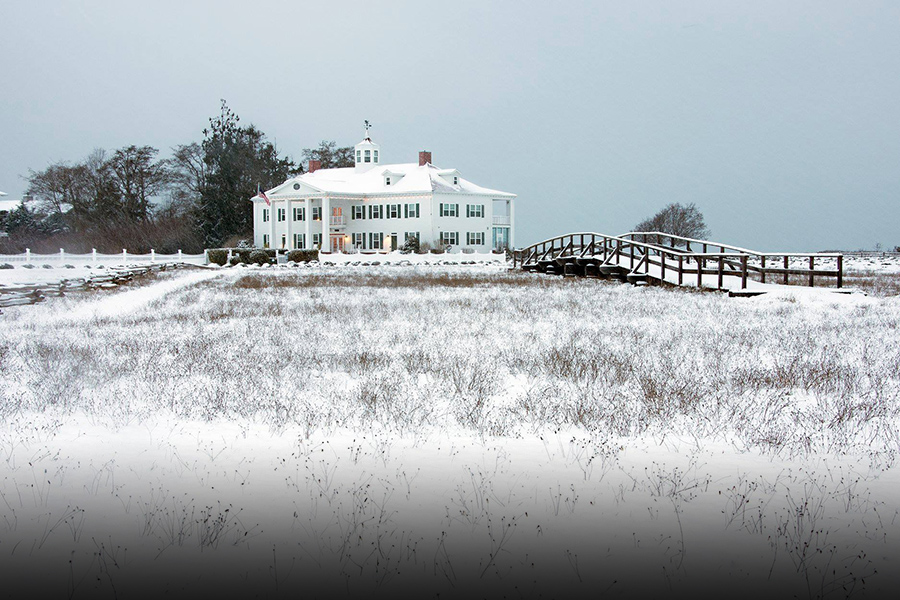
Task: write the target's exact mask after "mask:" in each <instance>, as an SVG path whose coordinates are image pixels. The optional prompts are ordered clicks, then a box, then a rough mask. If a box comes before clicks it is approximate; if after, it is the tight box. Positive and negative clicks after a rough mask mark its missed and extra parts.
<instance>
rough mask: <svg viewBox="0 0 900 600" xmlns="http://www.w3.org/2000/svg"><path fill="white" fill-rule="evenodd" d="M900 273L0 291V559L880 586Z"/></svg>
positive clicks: (299, 577) (214, 583)
mask: <svg viewBox="0 0 900 600" xmlns="http://www.w3.org/2000/svg"><path fill="white" fill-rule="evenodd" d="M898 325H900V298H897V297H872V296H864V295H862V294H849V295H840V294H833V293H829V292H825V291H823V292H821V293H808V292H806V293H798V294H796V295H791V294H780V295H778V296H761V297H758V298H751V299H728V298H726V297H724V296H723V295H722V294H719V293H701V292H696V291H688V290H673V289H660V288H654V287H632V286H629V285H619V284H615V283H608V282H603V281H597V280H584V279H562V278H556V277H553V276H542V275H534V274H523V273H511V272H508V271H507V270H506V268H505V266H503V265H499V264H498V265H490V264H487V265H453V266H450V265H427V266H426V265H421V266H404V267H400V266H384V265H379V266H368V267H364V266H352V265H351V266H334V267H317V268H267V269H250V268H228V269H208V270H202V271H199V270H192V271H179V272H166V273H161V274H159V275H157V276H156V278H155V279H154V280H153V282H152V283H147V284H145V285H144V286H142V287H131V288H124V289H121V290H111V291H100V292H93V293H83V294H73V295H70V296H68V297H64V298H51V299H48V300H47V301H46V302H44V303H42V304H40V305H36V306H26V307H14V308H9V309H5V310H4V314H3V315H0V385H2V392H0V393H2V397H0V398H2V399H0V415H2V419H3V428H2V430H0V580H2V582H3V584H2V585H3V589H4V590H6V591H11V592H12V594H13V596H15V595H16V594H22V595H24V594H26V593H27V594H28V595H29V596H38V597H43V596H48V597H50V596H65V597H75V598H78V597H83V598H88V597H90V598H94V597H110V598H111V597H123V598H127V597H143V596H148V597H158V596H161V595H164V594H166V593H168V594H170V595H174V596H176V597H187V596H192V597H193V596H198V595H201V594H202V595H213V596H215V595H218V596H219V597H298V596H300V595H302V596H303V597H335V596H353V597H356V596H359V597H363V596H378V597H395V596H398V595H401V594H404V593H409V592H414V593H415V596H416V597H437V596H439V597H504V596H505V597H548V598H553V597H558V598H571V597H592V598H593V597H597V596H599V595H606V596H613V597H635V596H640V595H641V594H651V593H652V594H656V595H660V596H665V597H704V596H707V595H708V596H711V597H712V596H715V597H729V598H733V597H745V596H746V597H758V596H760V595H762V594H768V595H769V596H771V597H793V596H796V597H801V598H807V597H811V598H816V597H823V596H828V597H850V596H853V597H857V596H859V597H884V596H885V595H887V594H893V592H895V590H896V587H897V585H898V584H900V574H898V573H897V570H896V568H895V567H894V563H895V562H896V560H897V559H898V558H900V494H898V491H900V469H898V466H897V458H898V451H900V429H898V425H900V422H898V416H900V336H898V335H897V331H898Z"/></svg>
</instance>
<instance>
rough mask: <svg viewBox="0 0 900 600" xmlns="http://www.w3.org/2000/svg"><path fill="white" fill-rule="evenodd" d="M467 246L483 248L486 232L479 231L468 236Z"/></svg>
mask: <svg viewBox="0 0 900 600" xmlns="http://www.w3.org/2000/svg"><path fill="white" fill-rule="evenodd" d="M466 245H467V246H483V245H484V232H483V231H477V232H472V231H470V232H469V233H467V234H466Z"/></svg>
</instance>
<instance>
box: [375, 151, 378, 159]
mask: <svg viewBox="0 0 900 600" xmlns="http://www.w3.org/2000/svg"><path fill="white" fill-rule="evenodd" d="M374 152H375V162H378V150H375V151H374Z"/></svg>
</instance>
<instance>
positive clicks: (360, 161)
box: [354, 121, 379, 173]
mask: <svg viewBox="0 0 900 600" xmlns="http://www.w3.org/2000/svg"><path fill="white" fill-rule="evenodd" d="M370 127H372V126H371V125H370V124H369V122H368V121H366V137H365V139H363V141H361V142H360V143H358V144H357V145H356V148H355V149H354V150H355V152H354V159H355V161H356V172H357V173H365V172H366V171H368V170H369V169H371V168H372V167H376V166H378V164H379V157H378V150H379V146H378V144H376V143H375V142H373V141H372V138H370V137H369V128H370Z"/></svg>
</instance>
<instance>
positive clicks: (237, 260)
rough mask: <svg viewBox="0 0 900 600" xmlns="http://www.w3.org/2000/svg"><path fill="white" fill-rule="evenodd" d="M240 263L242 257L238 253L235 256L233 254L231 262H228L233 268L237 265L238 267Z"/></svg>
mask: <svg viewBox="0 0 900 600" xmlns="http://www.w3.org/2000/svg"><path fill="white" fill-rule="evenodd" d="M240 262H241V257H240V255H238V254H237V253H235V254H232V255H231V260H229V261H228V264H230V265H231V266H232V267H233V266H235V265H237V264H240Z"/></svg>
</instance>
